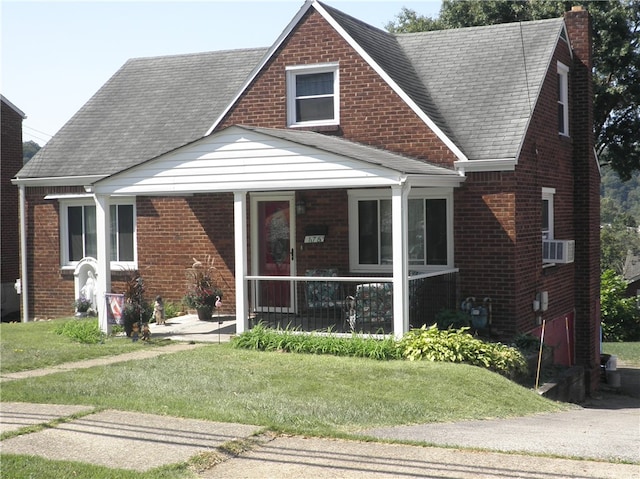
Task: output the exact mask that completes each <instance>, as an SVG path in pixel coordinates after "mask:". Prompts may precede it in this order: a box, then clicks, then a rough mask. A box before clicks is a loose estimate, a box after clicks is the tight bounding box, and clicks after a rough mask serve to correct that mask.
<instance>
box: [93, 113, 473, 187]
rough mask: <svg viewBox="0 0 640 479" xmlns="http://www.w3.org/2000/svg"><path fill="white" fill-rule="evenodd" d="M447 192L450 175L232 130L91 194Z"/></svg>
mask: <svg viewBox="0 0 640 479" xmlns="http://www.w3.org/2000/svg"><path fill="white" fill-rule="evenodd" d="M407 177H415V180H416V181H419V182H420V183H419V184H420V185H423V184H427V183H428V182H429V181H431V182H432V184H437V185H439V186H443V185H449V186H454V185H457V184H459V183H460V182H461V181H463V178H462V177H461V176H460V175H458V174H457V173H456V172H455V171H452V170H448V169H446V168H442V167H438V166H435V165H431V164H428V163H425V162H422V161H419V160H415V159H411V158H407V157H403V156H401V155H397V154H395V153H390V152H388V151H385V150H380V149H376V148H373V147H369V146H365V145H360V144H357V143H353V142H350V141H348V140H345V139H342V138H338V137H331V136H326V135H322V134H320V133H315V132H310V131H300V130H280V129H270V128H257V127H244V126H232V127H229V128H225V129H223V130H220V131H218V132H215V133H213V134H211V135H209V136H207V137H205V138H203V139H201V140H198V141H196V142H193V143H191V144H189V145H185V146H184V147H182V148H178V149H177V150H174V151H172V152H170V153H167V154H165V155H162V156H160V157H158V158H155V159H153V160H150V161H147V162H145V163H143V164H140V165H137V166H135V167H132V168H130V169H128V170H126V171H123V172H121V173H119V174H116V175H113V176H111V177H108V178H105V179H103V180H100V181H98V182H96V183H95V184H94V191H95V192H96V193H107V194H122V195H124V194H130V195H131V194H133V195H135V194H145V195H152V194H163V195H164V194H168V193H174V194H191V193H199V192H212V191H218V192H230V191H238V190H242V191H268V190H280V189H287V188H296V189H303V188H344V187H363V186H369V187H375V186H391V185H396V184H399V183H401V182H402V181H404V179H406V178H407Z"/></svg>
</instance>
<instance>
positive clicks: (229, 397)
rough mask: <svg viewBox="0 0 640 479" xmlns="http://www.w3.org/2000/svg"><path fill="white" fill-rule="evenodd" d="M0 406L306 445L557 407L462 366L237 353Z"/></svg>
mask: <svg viewBox="0 0 640 479" xmlns="http://www.w3.org/2000/svg"><path fill="white" fill-rule="evenodd" d="M69 375H73V380H70V379H69ZM2 400H3V401H28V402H37V403H41V402H44V403H56V404H86V405H93V406H96V407H104V408H113V409H121V410H128V411H141V412H148V413H156V414H166V415H172V416H182V417H189V418H196V419H206V420H212V421H222V422H240V423H245V424H255V425H259V426H266V427H269V428H271V429H273V430H276V431H286V432H289V433H294V434H313V435H341V434H348V433H350V432H357V431H359V430H362V429H366V428H370V427H377V426H391V425H398V424H412V423H426V422H437V421H457V420H464V419H483V418H493V417H508V416H521V415H526V414H532V413H538V412H548V411H557V410H559V409H562V408H564V407H566V406H564V405H561V404H558V403H554V402H552V401H549V400H546V399H544V398H542V397H540V396H539V395H538V394H536V393H535V392H533V391H531V390H529V389H526V388H524V387H522V386H519V385H517V384H515V383H513V382H512V381H509V380H508V379H506V378H504V377H502V376H500V375H498V374H496V373H492V372H490V371H487V370H485V369H483V368H479V367H475V366H470V365H466V364H451V363H434V362H429V361H414V362H409V361H402V360H398V361H377V360H372V359H364V358H351V357H334V356H316V355H307V354H292V353H281V352H259V351H247V350H238V349H234V348H232V347H231V346H230V345H229V344H222V345H217V344H214V345H209V346H204V347H201V348H198V349H195V350H192V351H187V352H182V353H174V354H170V355H165V356H162V357H160V358H155V359H149V360H140V361H130V362H127V363H120V364H113V365H109V366H102V367H94V368H90V369H85V370H77V371H73V372H70V373H61V374H55V375H50V376H44V377H39V378H32V379H24V380H20V381H11V382H6V383H4V384H3V386H2Z"/></svg>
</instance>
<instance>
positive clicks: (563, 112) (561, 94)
mask: <svg viewBox="0 0 640 479" xmlns="http://www.w3.org/2000/svg"><path fill="white" fill-rule="evenodd" d="M558 131H559V132H560V134H561V135H565V136H569V67H567V66H566V65H563V64H562V63H560V62H558Z"/></svg>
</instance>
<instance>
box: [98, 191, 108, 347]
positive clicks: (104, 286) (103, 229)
mask: <svg viewBox="0 0 640 479" xmlns="http://www.w3.org/2000/svg"><path fill="white" fill-rule="evenodd" d="M94 199H95V203H96V236H97V250H98V257H97V258H96V259H97V260H98V271H97V274H98V277H97V278H96V283H97V291H96V301H97V302H98V323H99V325H100V331H102V332H104V333H107V334H108V333H109V332H110V329H111V328H110V325H109V324H108V323H107V304H106V301H105V298H104V295H105V293H108V292H110V291H111V235H110V224H111V218H110V213H111V211H110V209H109V208H110V205H109V197H108V196H105V195H95V196H94Z"/></svg>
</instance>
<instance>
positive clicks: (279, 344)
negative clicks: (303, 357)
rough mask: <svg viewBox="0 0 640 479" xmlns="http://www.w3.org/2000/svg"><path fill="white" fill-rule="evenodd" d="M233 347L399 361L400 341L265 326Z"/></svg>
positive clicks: (241, 339)
mask: <svg viewBox="0 0 640 479" xmlns="http://www.w3.org/2000/svg"><path fill="white" fill-rule="evenodd" d="M232 345H233V346H234V347H236V348H240V349H254V350H260V351H284V352H291V353H308V354H331V355H334V356H353V357H361V358H370V359H379V360H389V359H399V358H400V355H399V352H398V348H397V344H396V341H395V340H394V339H393V338H392V337H387V338H384V339H376V338H372V337H365V336H359V335H357V334H355V333H354V334H352V335H351V336H350V337H339V336H337V335H336V334H334V333H331V332H327V333H323V334H319V333H301V332H299V331H297V330H292V329H285V330H283V329H271V328H267V327H265V326H264V325H263V324H262V323H260V324H258V325H256V326H255V327H254V328H253V329H251V330H249V331H245V332H244V333H242V334H240V335H239V336H237V337H235V338H234V339H233V341H232Z"/></svg>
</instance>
